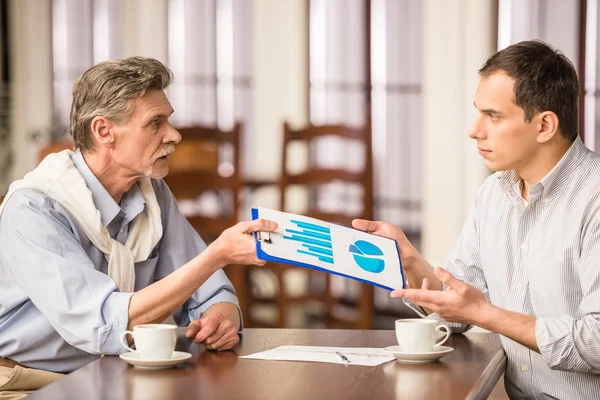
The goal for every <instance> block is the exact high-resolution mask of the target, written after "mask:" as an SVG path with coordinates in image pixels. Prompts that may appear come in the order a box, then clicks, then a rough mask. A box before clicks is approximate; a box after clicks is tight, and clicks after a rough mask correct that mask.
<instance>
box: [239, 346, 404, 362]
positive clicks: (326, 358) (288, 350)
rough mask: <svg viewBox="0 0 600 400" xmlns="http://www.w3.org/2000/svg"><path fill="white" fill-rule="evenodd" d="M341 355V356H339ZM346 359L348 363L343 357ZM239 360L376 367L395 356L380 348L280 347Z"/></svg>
mask: <svg viewBox="0 0 600 400" xmlns="http://www.w3.org/2000/svg"><path fill="white" fill-rule="evenodd" d="M338 353H339V354H338ZM340 354H341V355H343V356H344V357H346V359H347V361H346V360H344V359H343V358H342V356H341V355H340ZM239 358H250V359H255V360H275V361H309V362H324V363H331V364H347V365H366V366H371V367H374V366H376V365H379V364H383V363H386V362H388V361H392V360H394V356H393V355H391V354H390V353H388V352H386V351H384V350H383V349H379V348H361V347H320V346H318V347H317V346H279V347H276V348H274V349H271V350H266V351H261V352H260V353H254V354H250V355H248V356H242V357H239Z"/></svg>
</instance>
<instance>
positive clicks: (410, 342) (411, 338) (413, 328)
mask: <svg viewBox="0 0 600 400" xmlns="http://www.w3.org/2000/svg"><path fill="white" fill-rule="evenodd" d="M439 331H445V336H444V338H442V340H440V341H439V342H437V343H436V340H437V333H438V332H439ZM449 337H450V328H449V327H448V325H444V324H440V323H439V322H437V321H434V320H431V319H420V318H407V319H398V320H396V339H397V340H398V344H399V345H400V349H401V350H402V352H404V353H431V352H432V351H433V350H434V348H435V347H438V346H441V345H442V344H443V343H444V342H446V340H448V338H449Z"/></svg>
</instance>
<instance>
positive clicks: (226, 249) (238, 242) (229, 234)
mask: <svg viewBox="0 0 600 400" xmlns="http://www.w3.org/2000/svg"><path fill="white" fill-rule="evenodd" d="M275 229H277V223H276V222H273V221H269V220H266V219H262V218H259V219H256V220H253V221H242V222H239V223H237V224H235V225H234V226H232V227H231V228H228V229H225V230H224V231H223V233H222V234H221V236H219V237H218V238H217V240H215V241H214V242H213V243H212V244H211V246H214V248H215V249H216V251H217V254H219V257H220V259H221V260H222V261H223V263H224V264H225V265H228V264H242V265H250V264H254V265H264V264H265V263H266V261H264V260H260V259H259V258H258V257H257V255H256V243H255V241H254V232H257V231H262V232H270V231H274V230H275Z"/></svg>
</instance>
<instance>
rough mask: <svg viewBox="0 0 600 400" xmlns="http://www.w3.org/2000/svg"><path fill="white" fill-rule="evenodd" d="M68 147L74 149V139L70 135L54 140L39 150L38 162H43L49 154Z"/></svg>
mask: <svg viewBox="0 0 600 400" xmlns="http://www.w3.org/2000/svg"><path fill="white" fill-rule="evenodd" d="M67 149H73V140H71V138H70V137H65V138H62V139H58V140H56V141H52V142H50V143H48V144H47V145H46V146H44V147H42V148H41V149H40V151H39V152H38V162H41V161H42V160H43V159H44V158H46V156H47V155H48V154H51V153H58V152H59V151H63V150H67Z"/></svg>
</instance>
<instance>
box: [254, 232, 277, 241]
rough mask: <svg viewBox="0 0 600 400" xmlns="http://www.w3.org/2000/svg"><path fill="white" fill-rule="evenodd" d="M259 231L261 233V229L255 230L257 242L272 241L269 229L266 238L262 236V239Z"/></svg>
mask: <svg viewBox="0 0 600 400" xmlns="http://www.w3.org/2000/svg"><path fill="white" fill-rule="evenodd" d="M261 233H262V232H261V231H257V232H256V235H257V237H258V241H259V242H265V243H269V244H270V243H273V242H272V241H271V232H270V231H267V237H266V238H264V239H263V238H262V236H261Z"/></svg>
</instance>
